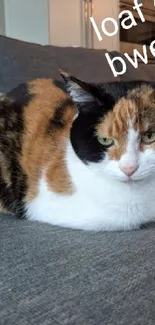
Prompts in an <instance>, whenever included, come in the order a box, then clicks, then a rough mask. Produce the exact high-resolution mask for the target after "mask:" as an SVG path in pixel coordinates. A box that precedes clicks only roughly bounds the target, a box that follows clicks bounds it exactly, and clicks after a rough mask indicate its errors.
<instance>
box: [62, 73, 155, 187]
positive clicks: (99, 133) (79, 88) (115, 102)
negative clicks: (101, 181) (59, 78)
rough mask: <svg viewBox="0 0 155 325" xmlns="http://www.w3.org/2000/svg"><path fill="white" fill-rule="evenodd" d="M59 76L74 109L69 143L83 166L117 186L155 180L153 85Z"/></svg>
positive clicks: (154, 99)
mask: <svg viewBox="0 0 155 325" xmlns="http://www.w3.org/2000/svg"><path fill="white" fill-rule="evenodd" d="M63 77H64V79H65V81H66V86H67V91H68V93H69V94H70V96H71V97H72V99H73V101H74V102H75V103H76V105H77V107H78V110H79V116H78V118H77V119H76V120H75V121H74V123H73V127H72V131H71V143H72V146H73V148H74V150H75V152H76V154H77V155H78V157H79V158H80V159H81V160H82V161H83V162H84V163H85V164H87V165H88V168H91V169H92V170H93V171H94V172H95V173H97V174H98V175H99V176H100V177H102V176H103V177H105V176H109V177H112V178H113V179H116V180H119V181H121V182H128V181H139V180H144V179H146V180H147V179H148V178H150V177H155V86H154V85H153V84H151V83H147V82H133V83H110V84H107V85H105V84H103V85H95V84H89V83H86V82H83V81H80V80H78V79H76V78H74V77H72V76H69V75H67V74H63Z"/></svg>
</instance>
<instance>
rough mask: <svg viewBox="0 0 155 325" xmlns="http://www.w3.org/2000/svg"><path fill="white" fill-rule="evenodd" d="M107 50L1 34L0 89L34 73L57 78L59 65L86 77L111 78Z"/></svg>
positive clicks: (26, 78) (80, 76)
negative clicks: (44, 44) (47, 42)
mask: <svg viewBox="0 0 155 325" xmlns="http://www.w3.org/2000/svg"><path fill="white" fill-rule="evenodd" d="M106 52H107V51H105V50H89V49H84V48H72V47H68V48H61V47H56V46H41V45H36V44H31V43H27V42H23V41H18V40H13V39H10V38H6V37H4V36H0V92H6V91H8V90H10V89H11V88H12V87H15V86H16V85H18V84H19V83H21V82H24V81H27V80H31V79H33V78H36V77H47V78H48V77H49V78H51V77H52V78H55V79H60V78H61V77H60V74H59V71H58V68H61V69H63V70H66V71H68V72H70V73H72V74H73V75H75V76H76V77H77V78H81V79H83V80H86V81H94V82H95V81H102V80H105V81H113V80H114V76H113V73H112V71H111V69H110V67H109V64H108V62H107V60H106V58H105V53H106Z"/></svg>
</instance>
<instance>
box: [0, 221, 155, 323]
mask: <svg viewBox="0 0 155 325" xmlns="http://www.w3.org/2000/svg"><path fill="white" fill-rule="evenodd" d="M0 225H1V234H0V324H1V325H6V324H7V325H12V324H15V325H21V324H22V325H34V324H37V325H60V324H61V325H146V324H147V325H154V323H155V229H154V228H151V229H148V230H147V229H144V230H139V231H132V232H115V233H93V232H83V231H78V230H71V229H64V228H57V227H53V226H51V225H48V224H40V223H37V222H29V221H26V220H25V221H23V220H17V219H15V218H13V217H8V216H3V215H1V216H0Z"/></svg>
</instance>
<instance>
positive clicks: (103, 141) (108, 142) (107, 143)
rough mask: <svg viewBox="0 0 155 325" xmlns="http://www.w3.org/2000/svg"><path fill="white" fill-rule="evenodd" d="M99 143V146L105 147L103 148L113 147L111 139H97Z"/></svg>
mask: <svg viewBox="0 0 155 325" xmlns="http://www.w3.org/2000/svg"><path fill="white" fill-rule="evenodd" d="M98 140H99V142H100V143H101V144H103V146H105V147H107V148H109V147H111V146H113V145H114V140H113V139H110V138H100V137H99V139H98Z"/></svg>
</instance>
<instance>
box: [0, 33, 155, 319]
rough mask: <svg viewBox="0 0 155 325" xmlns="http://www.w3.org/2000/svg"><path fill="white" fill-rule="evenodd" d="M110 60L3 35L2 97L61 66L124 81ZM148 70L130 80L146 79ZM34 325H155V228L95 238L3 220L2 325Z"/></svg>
mask: <svg viewBox="0 0 155 325" xmlns="http://www.w3.org/2000/svg"><path fill="white" fill-rule="evenodd" d="M104 54H105V51H95V50H84V49H75V48H63V49H61V48H56V47H42V46H39V45H34V44H28V43H25V42H20V41H15V40H11V39H7V38H5V37H0V91H1V92H3V91H4V92H5V91H7V90H9V89H10V88H12V87H14V86H16V85H17V84H18V83H20V82H23V81H26V80H29V79H32V78H35V77H39V76H41V77H54V78H59V74H58V70H57V66H59V67H61V68H62V69H66V70H69V71H70V72H71V73H73V74H75V75H76V76H77V77H79V78H82V79H84V80H91V81H101V80H105V81H110V80H116V79H114V77H113V75H112V73H111V70H110V68H109V67H108V64H107V62H106V60H105V56H104ZM110 55H111V57H112V56H113V55H115V53H111V54H110ZM141 69H143V67H140V68H139V69H137V70H136V76H135V74H134V73H133V71H132V70H131V69H130V68H128V72H127V74H126V75H125V76H124V78H126V79H127V78H129V79H134V78H138V79H140V78H139V76H141V77H142V72H141V71H142V70H141ZM146 69H147V68H146V67H145V76H147V77H148V79H151V78H152V79H153V72H152V75H150V76H149V73H148V74H147V71H146ZM153 69H154V66H151V71H154V70H153ZM134 72H135V71H134ZM31 324H32V325H35V324H36V325H154V324H155V228H154V227H153V226H152V227H150V228H149V229H143V230H139V231H132V232H115V233H93V232H82V231H74V230H69V229H63V228H57V227H52V226H51V225H48V224H40V223H35V222H29V221H24V220H18V219H16V218H14V217H9V216H4V215H1V216H0V325H31Z"/></svg>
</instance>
